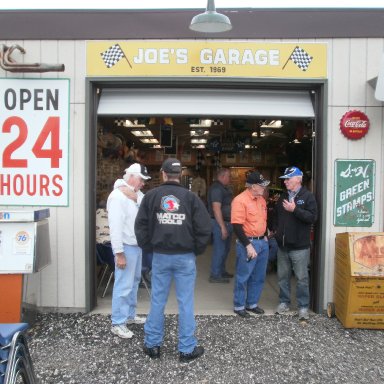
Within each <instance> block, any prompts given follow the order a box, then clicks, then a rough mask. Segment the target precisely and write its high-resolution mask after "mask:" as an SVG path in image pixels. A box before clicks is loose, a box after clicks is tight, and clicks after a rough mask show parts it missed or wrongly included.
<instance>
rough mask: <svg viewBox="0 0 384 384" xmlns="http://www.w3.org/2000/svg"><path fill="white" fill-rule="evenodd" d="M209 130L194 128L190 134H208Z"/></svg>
mask: <svg viewBox="0 0 384 384" xmlns="http://www.w3.org/2000/svg"><path fill="white" fill-rule="evenodd" d="M208 135H209V131H208V130H204V129H196V130H192V131H191V136H208Z"/></svg>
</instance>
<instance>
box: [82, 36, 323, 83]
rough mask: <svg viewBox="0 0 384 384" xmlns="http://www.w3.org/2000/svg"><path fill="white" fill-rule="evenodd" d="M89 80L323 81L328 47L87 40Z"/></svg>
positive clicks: (321, 45)
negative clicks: (96, 77) (110, 78)
mask: <svg viewBox="0 0 384 384" xmlns="http://www.w3.org/2000/svg"><path fill="white" fill-rule="evenodd" d="M87 75H88V76H132V77H139V76H140V77H142V76H143V77H144V76H151V77H157V76H182V77H186V76H191V77H201V76H204V77H251V78H300V79H306V78H325V77H326V76H327V46H326V44H322V43H268V42H259V43H257V42H250V41H244V42H237V41H226V42H222V41H206V40H203V41H185V40H174V41H170V40H164V41H153V40H139V41H136V40H133V41H131V40H130V41H113V42H111V41H89V42H87Z"/></svg>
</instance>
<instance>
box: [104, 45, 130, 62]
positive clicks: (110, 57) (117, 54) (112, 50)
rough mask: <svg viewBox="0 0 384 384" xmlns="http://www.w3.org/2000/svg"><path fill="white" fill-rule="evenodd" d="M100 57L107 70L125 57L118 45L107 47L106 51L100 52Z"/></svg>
mask: <svg viewBox="0 0 384 384" xmlns="http://www.w3.org/2000/svg"><path fill="white" fill-rule="evenodd" d="M100 55H101V58H102V59H103V61H104V63H105V65H106V66H107V68H112V67H113V66H114V65H115V64H117V63H118V62H119V61H120V60H121V59H122V58H123V57H125V55H124V52H123V50H122V49H121V47H120V45H119V44H115V45H112V47H109V48H108V49H107V50H106V51H104V52H101V53H100ZM128 63H129V62H128ZM129 65H130V64H129ZM131 68H132V67H131Z"/></svg>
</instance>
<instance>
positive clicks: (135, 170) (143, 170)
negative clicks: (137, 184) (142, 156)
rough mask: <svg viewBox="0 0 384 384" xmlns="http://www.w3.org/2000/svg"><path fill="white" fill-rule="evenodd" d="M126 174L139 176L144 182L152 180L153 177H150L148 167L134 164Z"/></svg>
mask: <svg viewBox="0 0 384 384" xmlns="http://www.w3.org/2000/svg"><path fill="white" fill-rule="evenodd" d="M125 173H126V174H130V175H138V176H140V177H141V178H142V179H144V180H148V179H150V178H151V176H149V174H148V171H147V167H146V166H145V165H143V164H139V163H134V164H132V165H131V166H129V167H128V168H127V169H126V170H125Z"/></svg>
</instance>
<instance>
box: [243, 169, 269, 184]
mask: <svg viewBox="0 0 384 384" xmlns="http://www.w3.org/2000/svg"><path fill="white" fill-rule="evenodd" d="M245 181H246V183H247V184H257V185H260V186H261V187H266V186H267V185H269V183H270V181H269V180H265V179H264V177H263V175H262V174H261V173H260V172H257V171H255V172H252V173H250V174H249V175H248V176H247V179H246V180H245Z"/></svg>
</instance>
